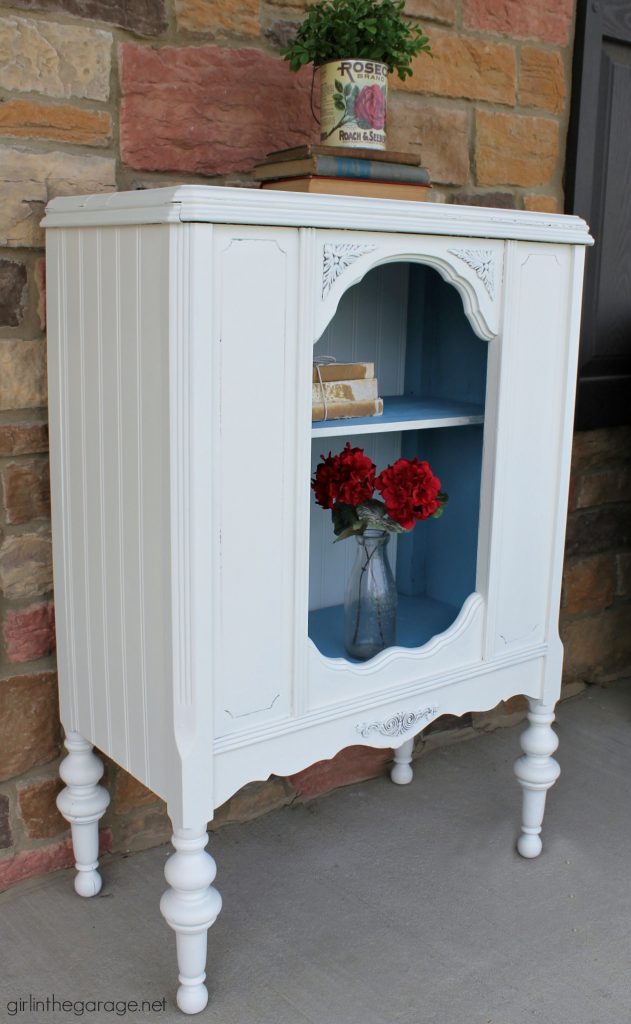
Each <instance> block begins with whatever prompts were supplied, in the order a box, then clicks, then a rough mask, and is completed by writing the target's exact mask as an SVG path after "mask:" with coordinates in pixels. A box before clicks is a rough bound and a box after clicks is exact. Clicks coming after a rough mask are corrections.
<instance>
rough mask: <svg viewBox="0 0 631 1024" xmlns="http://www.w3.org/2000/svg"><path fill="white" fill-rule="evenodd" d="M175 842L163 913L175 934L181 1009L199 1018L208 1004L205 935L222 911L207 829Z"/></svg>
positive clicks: (186, 832) (181, 834)
mask: <svg viewBox="0 0 631 1024" xmlns="http://www.w3.org/2000/svg"><path fill="white" fill-rule="evenodd" d="M171 842H172V843H173V846H174V847H175V853H174V854H173V855H172V856H171V857H169V859H168V861H167V862H166V866H165V868H164V876H165V878H166V880H167V882H168V883H169V885H170V886H171V888H170V889H167V891H166V892H165V893H164V895H163V897H162V899H161V900H160V910H161V911H162V914H163V916H164V918H165V919H166V921H167V923H168V924H169V925H170V926H171V928H173V930H174V932H175V934H176V942H177V962H178V967H179V971H180V974H179V981H180V987H179V988H178V990H177V1005H178V1006H179V1008H180V1010H182V1011H183V1013H200V1012H201V1011H202V1010H203V1009H204V1008H205V1006H206V1004H207V1002H208V990H207V988H206V986H205V985H204V980H205V978H206V933H207V931H208V929H209V928H210V926H211V924H214V922H215V920H216V918H217V915H218V913H219V911H220V910H221V896H220V895H219V893H218V892H217V890H216V889H213V887H212V886H211V884H210V883H211V882H212V881H213V879H214V877H215V875H216V873H217V868H216V865H215V862H214V860H213V858H212V857H211V856H210V854H209V853H207V852H206V850H205V846H206V843H207V842H208V834H207V832H206V826H205V825H204V826H203V827H202V828H200V830H199V831H197V830H196V829H180V828H174V830H173V836H172V837H171Z"/></svg>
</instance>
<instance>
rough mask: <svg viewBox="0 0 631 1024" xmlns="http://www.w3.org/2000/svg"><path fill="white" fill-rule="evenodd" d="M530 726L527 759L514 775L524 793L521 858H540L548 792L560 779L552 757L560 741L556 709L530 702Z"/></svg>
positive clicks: (525, 739)
mask: <svg viewBox="0 0 631 1024" xmlns="http://www.w3.org/2000/svg"><path fill="white" fill-rule="evenodd" d="M528 703H529V705H530V711H529V712H528V720H529V723H530V724H529V725H528V728H527V729H526V731H525V732H524V733H523V734H522V737H521V748H522V750H523V751H524V756H523V757H520V758H519V759H518V760H517V761H516V762H515V775H516V776H517V778H518V779H519V781H520V783H521V785H522V788H523V791H524V802H523V812H522V834H521V835H520V837H519V839H518V840H517V849H518V851H519V853H520V854H521V855H522V857H538V856H539V854H540V853H541V846H542V843H541V837H540V833H541V823H542V821H543V812H544V810H545V803H546V793H547V791H548V790H549V789H550V786H553V785H554V783H555V782H556V780H557V779H558V777H559V775H560V772H561V769H560V768H559V765H558V764H557V762H556V761H555V760H554V758H553V757H552V754H554V752H555V750H556V748H557V747H558V745H559V740H558V737H557V735H556V733H555V732H554V730H553V729H552V723H553V721H554V706H553V705H548V706H546V705H545V704H544V703H543V702H542V701H540V700H530V699H529V701H528Z"/></svg>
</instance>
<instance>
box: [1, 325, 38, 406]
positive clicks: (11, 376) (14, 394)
mask: <svg viewBox="0 0 631 1024" xmlns="http://www.w3.org/2000/svg"><path fill="white" fill-rule="evenodd" d="M46 401H47V386H46V343H45V342H44V341H18V340H15V339H10V340H7V339H4V340H0V410H5V409H31V408H40V407H41V406H45V405H46Z"/></svg>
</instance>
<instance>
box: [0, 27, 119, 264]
mask: <svg viewBox="0 0 631 1024" xmlns="http://www.w3.org/2000/svg"><path fill="white" fill-rule="evenodd" d="M64 27H65V26H64ZM0 168H2V171H1V174H0V245H8V246H20V247H22V246H26V247H32V246H35V247H39V248H42V247H43V245H44V232H43V231H42V229H41V228H40V226H39V223H40V221H41V219H42V217H43V215H44V207H45V206H46V203H47V202H48V200H49V199H53V198H54V196H70V195H83V194H85V193H90V192H111V191H112V190H113V189H114V188H115V186H116V166H115V161H114V160H113V159H112V158H111V157H105V156H77V155H76V154H74V153H61V152H51V153H46V154H45V156H44V155H43V154H41V153H31V152H29V151H28V150H25V149H19V148H17V147H16V148H10V147H0Z"/></svg>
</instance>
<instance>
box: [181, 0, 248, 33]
mask: <svg viewBox="0 0 631 1024" xmlns="http://www.w3.org/2000/svg"><path fill="white" fill-rule="evenodd" d="M175 13H176V16H177V26H178V28H179V29H186V30H187V31H188V32H203V33H207V34H209V35H213V36H219V35H222V34H225V33H226V32H234V33H235V34H236V35H240V36H258V35H259V34H260V24H259V17H260V13H261V4H260V0H175Z"/></svg>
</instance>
